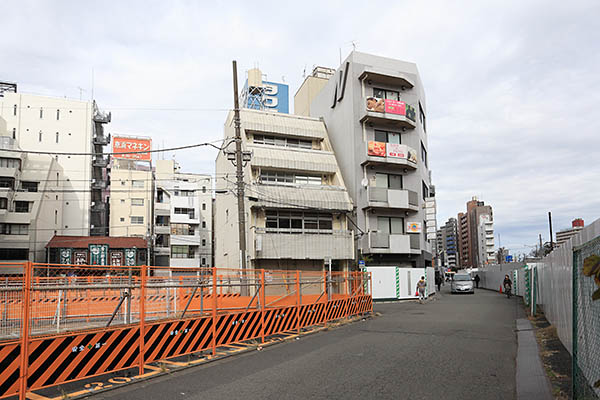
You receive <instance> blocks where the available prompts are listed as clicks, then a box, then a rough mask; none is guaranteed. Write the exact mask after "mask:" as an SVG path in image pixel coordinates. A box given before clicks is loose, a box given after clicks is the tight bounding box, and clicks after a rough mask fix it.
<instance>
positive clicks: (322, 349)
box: [94, 285, 517, 400]
mask: <svg viewBox="0 0 600 400" xmlns="http://www.w3.org/2000/svg"><path fill="white" fill-rule="evenodd" d="M448 288H449V286H448V285H446V287H445V288H442V294H441V296H439V297H438V299H436V300H430V301H428V302H427V303H426V304H418V303H414V302H403V303H387V304H378V305H376V306H375V311H376V312H379V313H381V316H378V317H375V318H373V319H371V320H366V321H363V322H357V323H354V324H350V325H346V326H343V327H340V328H338V329H335V330H331V331H328V332H322V333H317V334H314V335H311V336H306V337H303V338H301V339H300V340H297V341H293V342H291V343H284V344H280V345H276V346H271V347H268V348H265V349H264V350H262V351H253V352H250V353H246V354H242V355H239V356H234V357H231V358H228V359H225V360H221V361H217V362H214V363H209V364H206V365H203V366H199V367H195V368H191V369H188V370H184V371H181V372H177V373H173V374H171V375H168V376H164V377H159V378H156V379H151V380H148V381H146V382H140V383H136V384H133V385H130V386H126V387H123V388H120V389H117V390H114V391H110V392H106V393H102V394H98V395H96V396H94V399H128V400H137V399H139V400H154V399H160V400H171V399H182V400H183V399H228V398H243V399H245V400H248V399H299V398H303V399H305V398H329V399H336V398H343V399H373V398H380V399H411V400H413V399H461V400H465V399H502V400H506V399H514V398H515V359H516V351H517V343H516V335H515V332H514V329H515V318H516V316H517V304H516V301H515V299H514V298H513V299H511V300H509V299H507V298H506V297H504V296H502V295H500V294H498V293H494V292H490V291H484V290H479V291H477V292H476V294H475V295H450V293H448Z"/></svg>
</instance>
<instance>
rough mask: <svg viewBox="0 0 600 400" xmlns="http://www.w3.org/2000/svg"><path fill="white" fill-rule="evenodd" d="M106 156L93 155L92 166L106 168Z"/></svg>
mask: <svg viewBox="0 0 600 400" xmlns="http://www.w3.org/2000/svg"><path fill="white" fill-rule="evenodd" d="M108 163H109V161H108V158H105V157H95V158H94V160H93V161H92V166H93V167H99V168H106V167H107V166H108Z"/></svg>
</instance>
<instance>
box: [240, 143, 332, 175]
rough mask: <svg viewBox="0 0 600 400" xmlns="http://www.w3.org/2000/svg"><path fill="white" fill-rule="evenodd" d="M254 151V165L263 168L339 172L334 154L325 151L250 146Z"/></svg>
mask: <svg viewBox="0 0 600 400" xmlns="http://www.w3.org/2000/svg"><path fill="white" fill-rule="evenodd" d="M248 150H250V151H252V165H253V166H255V167H261V168H278V169H286V170H290V169H292V170H297V171H309V172H323V173H328V174H333V173H335V172H336V170H337V165H336V161H335V156H334V155H333V153H328V152H324V151H292V150H290V149H286V148H276V147H268V148H267V147H262V146H248Z"/></svg>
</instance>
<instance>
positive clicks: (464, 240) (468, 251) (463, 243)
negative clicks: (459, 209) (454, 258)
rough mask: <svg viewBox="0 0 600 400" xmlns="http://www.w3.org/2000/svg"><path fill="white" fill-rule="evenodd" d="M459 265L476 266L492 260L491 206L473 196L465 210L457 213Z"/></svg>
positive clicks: (492, 231)
mask: <svg viewBox="0 0 600 400" xmlns="http://www.w3.org/2000/svg"><path fill="white" fill-rule="evenodd" d="M458 231H459V232H458V236H459V249H460V266H461V267H462V268H478V267H481V266H484V265H486V264H490V263H492V262H493V261H494V217H493V213H492V207H491V206H489V205H488V206H486V205H485V203H484V202H483V201H480V200H478V199H477V197H473V198H472V199H471V200H470V201H468V202H467V212H466V213H459V214H458Z"/></svg>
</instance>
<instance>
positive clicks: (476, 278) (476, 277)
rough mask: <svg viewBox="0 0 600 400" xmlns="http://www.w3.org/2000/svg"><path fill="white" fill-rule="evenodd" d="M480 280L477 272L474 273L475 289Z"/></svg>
mask: <svg viewBox="0 0 600 400" xmlns="http://www.w3.org/2000/svg"><path fill="white" fill-rule="evenodd" d="M480 280H481V278H480V277H479V274H476V275H475V287H476V288H477V289H479V281H480Z"/></svg>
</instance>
